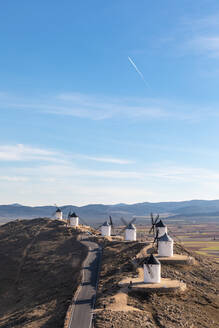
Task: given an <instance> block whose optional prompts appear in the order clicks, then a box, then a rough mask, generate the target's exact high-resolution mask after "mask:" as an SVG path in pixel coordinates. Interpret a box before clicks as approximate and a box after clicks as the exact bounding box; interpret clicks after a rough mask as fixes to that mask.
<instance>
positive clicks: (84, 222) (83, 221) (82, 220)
mask: <svg viewBox="0 0 219 328" xmlns="http://www.w3.org/2000/svg"><path fill="white" fill-rule="evenodd" d="M79 220H80V221H81V222H82V223H83V224H85V225H86V226H89V224H87V222H86V221H85V220H84V219H82V218H81V217H79Z"/></svg>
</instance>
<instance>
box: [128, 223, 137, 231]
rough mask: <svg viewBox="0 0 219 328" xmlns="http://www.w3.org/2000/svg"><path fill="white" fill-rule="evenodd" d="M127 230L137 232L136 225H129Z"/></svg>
mask: <svg viewBox="0 0 219 328" xmlns="http://www.w3.org/2000/svg"><path fill="white" fill-rule="evenodd" d="M126 229H129V230H136V228H135V226H134V224H132V223H129V225H127V227H126Z"/></svg>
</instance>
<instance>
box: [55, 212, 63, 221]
mask: <svg viewBox="0 0 219 328" xmlns="http://www.w3.org/2000/svg"><path fill="white" fill-rule="evenodd" d="M56 219H57V220H62V212H56Z"/></svg>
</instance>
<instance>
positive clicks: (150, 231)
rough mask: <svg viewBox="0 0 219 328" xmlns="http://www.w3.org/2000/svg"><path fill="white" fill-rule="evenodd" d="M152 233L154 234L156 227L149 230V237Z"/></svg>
mask: <svg viewBox="0 0 219 328" xmlns="http://www.w3.org/2000/svg"><path fill="white" fill-rule="evenodd" d="M152 231H153V233H154V225H152V227H151V229H150V230H149V235H150V234H151V233H152Z"/></svg>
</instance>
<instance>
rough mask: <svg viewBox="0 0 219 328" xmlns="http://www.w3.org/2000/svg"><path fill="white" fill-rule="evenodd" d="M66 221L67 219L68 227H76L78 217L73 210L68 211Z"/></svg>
mask: <svg viewBox="0 0 219 328" xmlns="http://www.w3.org/2000/svg"><path fill="white" fill-rule="evenodd" d="M68 221H69V225H70V227H77V226H78V224H79V218H78V216H77V215H76V213H75V212H73V213H71V212H69V214H68Z"/></svg>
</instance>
